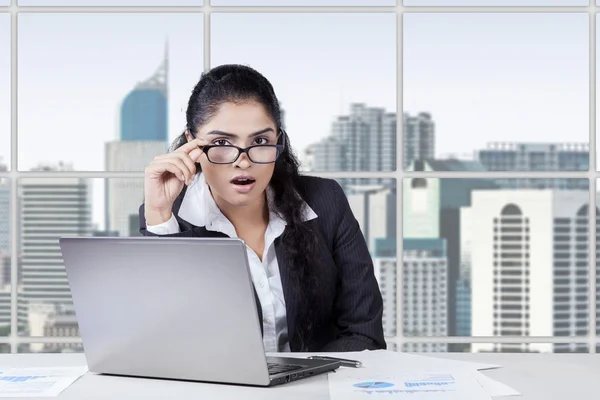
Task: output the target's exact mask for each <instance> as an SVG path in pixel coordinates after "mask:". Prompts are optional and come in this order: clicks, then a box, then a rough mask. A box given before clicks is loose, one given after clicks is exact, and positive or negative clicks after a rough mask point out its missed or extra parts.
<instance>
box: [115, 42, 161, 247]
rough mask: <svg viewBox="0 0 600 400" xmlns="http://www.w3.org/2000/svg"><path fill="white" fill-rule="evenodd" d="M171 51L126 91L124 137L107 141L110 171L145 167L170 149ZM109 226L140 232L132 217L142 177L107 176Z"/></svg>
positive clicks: (127, 233)
mask: <svg viewBox="0 0 600 400" xmlns="http://www.w3.org/2000/svg"><path fill="white" fill-rule="evenodd" d="M168 72H169V53H168V46H165V54H164V59H163V61H162V63H161V65H160V66H159V68H158V69H157V70H156V72H155V73H154V74H153V75H152V76H151V77H150V78H148V79H146V80H145V81H143V82H141V83H139V84H138V85H137V86H136V87H135V88H134V89H133V90H132V91H131V92H130V93H128V94H127V96H126V97H125V99H124V100H123V104H122V106H121V115H120V118H121V124H120V127H121V131H120V138H121V140H117V141H113V142H108V143H106V169H107V170H108V171H143V170H144V169H145V168H146V166H147V165H148V164H149V163H150V162H151V161H152V159H153V158H154V157H155V156H157V155H159V154H163V153H165V152H166V151H167V139H168V129H167V105H168V101H167V96H168ZM105 188H106V194H105V196H106V227H105V229H106V230H107V231H118V232H119V235H120V236H137V235H138V234H139V233H138V231H137V229H132V224H131V220H132V217H135V218H137V215H138V214H137V210H138V208H139V206H140V204H141V203H142V201H143V199H144V182H143V179H140V178H118V179H107V180H106V183H105Z"/></svg>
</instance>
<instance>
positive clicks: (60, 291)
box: [19, 165, 91, 309]
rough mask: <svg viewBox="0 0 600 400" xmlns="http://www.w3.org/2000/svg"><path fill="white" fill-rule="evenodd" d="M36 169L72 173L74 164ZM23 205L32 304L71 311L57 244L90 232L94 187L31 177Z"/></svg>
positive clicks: (27, 291) (24, 185) (23, 188)
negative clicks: (73, 236)
mask: <svg viewBox="0 0 600 400" xmlns="http://www.w3.org/2000/svg"><path fill="white" fill-rule="evenodd" d="M34 170H45V171H60V170H63V171H65V170H73V168H72V166H70V165H59V166H39V167H37V168H35V169H34ZM19 190H20V197H21V199H22V204H23V208H22V210H23V217H22V220H21V224H22V229H21V242H22V246H23V259H22V282H23V294H24V298H25V300H26V301H27V302H28V303H43V304H52V305H59V306H60V307H63V308H65V309H70V308H72V300H71V293H70V290H69V284H68V281H67V276H66V272H65V267H64V265H63V261H62V255H61V251H60V246H59V244H58V239H59V238H60V237H61V236H68V235H75V236H88V235H90V232H91V204H90V198H91V183H90V182H89V180H88V179H83V178H27V179H26V180H24V181H23V182H21V184H20V186H19Z"/></svg>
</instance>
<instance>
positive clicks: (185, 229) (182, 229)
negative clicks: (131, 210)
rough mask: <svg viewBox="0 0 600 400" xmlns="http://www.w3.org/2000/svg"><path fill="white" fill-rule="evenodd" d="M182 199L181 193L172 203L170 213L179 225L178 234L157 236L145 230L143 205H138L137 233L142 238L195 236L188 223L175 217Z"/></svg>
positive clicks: (177, 216) (191, 226)
mask: <svg viewBox="0 0 600 400" xmlns="http://www.w3.org/2000/svg"><path fill="white" fill-rule="evenodd" d="M182 199H183V193H181V194H180V195H179V197H178V198H177V200H175V202H174V203H173V208H172V212H173V215H174V216H175V218H176V219H177V223H178V224H179V232H177V233H170V234H165V235H158V234H156V233H154V232H150V231H149V230H148V229H147V228H146V217H145V215H146V213H145V211H144V204H143V203H142V205H140V209H139V216H138V218H139V221H140V230H139V232H140V233H141V234H142V236H166V237H169V236H173V237H176V236H178V237H195V236H197V233H196V232H195V231H194V229H193V228H194V226H193V225H192V224H190V223H189V222H187V221H185V220H183V219H181V218H180V217H179V215H177V213H178V211H179V207H180V206H181V201H182Z"/></svg>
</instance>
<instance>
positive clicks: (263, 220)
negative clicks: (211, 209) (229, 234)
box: [215, 193, 269, 229]
mask: <svg viewBox="0 0 600 400" xmlns="http://www.w3.org/2000/svg"><path fill="white" fill-rule="evenodd" d="M266 196H267V195H266V193H263V195H262V196H260V197H259V199H258V200H257V201H255V202H254V203H252V204H248V205H245V206H232V205H231V204H229V203H227V202H226V201H224V200H223V199H221V198H220V197H219V196H216V197H217V198H215V203H217V206H218V207H219V209H220V210H221V212H222V213H223V215H225V217H227V219H228V220H229V221H231V223H232V224H233V226H235V227H236V229H239V228H240V227H246V226H262V225H266V224H268V223H269V207H268V205H267V199H266Z"/></svg>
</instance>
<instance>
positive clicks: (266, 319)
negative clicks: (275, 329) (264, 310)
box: [263, 318, 271, 324]
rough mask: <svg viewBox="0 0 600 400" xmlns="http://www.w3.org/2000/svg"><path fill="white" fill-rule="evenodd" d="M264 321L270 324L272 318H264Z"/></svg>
mask: <svg viewBox="0 0 600 400" xmlns="http://www.w3.org/2000/svg"><path fill="white" fill-rule="evenodd" d="M263 322H264V323H265V324H270V323H271V320H270V319H269V318H263Z"/></svg>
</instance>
